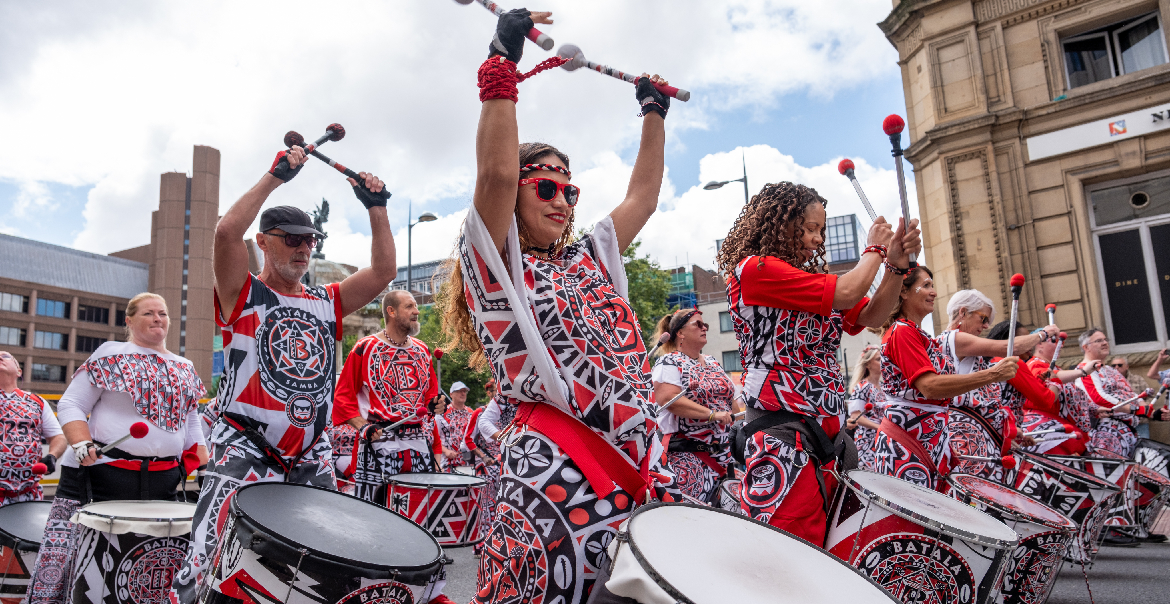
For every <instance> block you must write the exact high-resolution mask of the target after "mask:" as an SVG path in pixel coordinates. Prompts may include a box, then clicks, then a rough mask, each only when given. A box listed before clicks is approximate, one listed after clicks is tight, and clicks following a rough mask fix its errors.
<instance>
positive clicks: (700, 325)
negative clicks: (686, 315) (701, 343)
mask: <svg viewBox="0 0 1170 604" xmlns="http://www.w3.org/2000/svg"><path fill="white" fill-rule="evenodd" d="M691 325H694V326H695V327H698V328H699V329H711V326H710V325H707V324H706V323H704V322H702V321H695V322H694V323H691Z"/></svg>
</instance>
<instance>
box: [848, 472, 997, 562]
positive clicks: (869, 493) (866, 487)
mask: <svg viewBox="0 0 1170 604" xmlns="http://www.w3.org/2000/svg"><path fill="white" fill-rule="evenodd" d="M845 484H846V485H847V486H848V487H849V488H852V489H853V490H854V492H856V493H857V494H858V496H859V497H861V498H862V499H863V500H867V501H871V502H873V503H876V504H877V505H879V506H881V507H883V508H885V509H886V510H889V511H890V512H893V513H894V514H897V515H898V516H901V517H903V518H905V519H907V520H910V521H912V522H916V523H918V524H920V525H922V526H926V527H929V528H933V529H935V530H938V531H941V532H942V533H944V534H947V535H951V536H953V537H958V538H960V539H963V540H966V541H973V542H976V543H979V544H980V545H985V546H988V547H995V548H999V549H1004V548H1007V547H1014V546H1015V545H1016V543H1017V542H1018V541H1019V538H1018V537H1017V536H1016V532H1015V531H1013V530H1012V529H1011V528H1010V527H1008V525H1006V524H1004V523H1002V522H1000V521H998V520H996V519H995V518H992V517H991V516H989V515H987V514H984V513H983V512H980V511H979V510H977V509H975V508H973V507H971V506H969V505H964V504H962V503H960V502H958V501H956V500H954V499H951V498H950V497H947V496H946V495H943V494H942V493H939V492H937V491H932V490H930V489H926V488H923V487H920V486H918V485H916V484H911V483H909V482H907V481H905V480H900V479H898V478H894V477H892V476H886V475H884V474H875V473H873V472H865V471H862V470H850V471H848V472H846V473H845Z"/></svg>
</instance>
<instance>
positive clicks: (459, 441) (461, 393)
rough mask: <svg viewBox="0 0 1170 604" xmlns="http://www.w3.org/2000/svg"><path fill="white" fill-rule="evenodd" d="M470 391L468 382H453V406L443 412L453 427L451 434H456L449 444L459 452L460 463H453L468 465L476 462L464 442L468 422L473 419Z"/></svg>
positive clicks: (444, 417) (448, 423)
mask: <svg viewBox="0 0 1170 604" xmlns="http://www.w3.org/2000/svg"><path fill="white" fill-rule="evenodd" d="M470 392H471V390H470V389H469V388H468V387H467V384H464V383H463V382H455V383H454V384H451V406H450V407H448V408H447V412H446V413H444V414H443V419H445V420H447V425H448V426H450V427H451V434H453V435H454V438H452V439H451V442H450V443H448V446H449V447H451V448H452V449H455V450H456V451H458V452H459V459H458V461H459V462H460V463H456V464H453V465H467V464H469V463H473V462H474V460H473V459H472V457H471V453H470V452H469V451H468V450H467V447H466V444H465V443H464V442H463V435H464V434H465V433H466V432H467V424H468V422H469V421H470V420H471V413H472V409H471V407H468V406H467V395H468V394H469V393H470Z"/></svg>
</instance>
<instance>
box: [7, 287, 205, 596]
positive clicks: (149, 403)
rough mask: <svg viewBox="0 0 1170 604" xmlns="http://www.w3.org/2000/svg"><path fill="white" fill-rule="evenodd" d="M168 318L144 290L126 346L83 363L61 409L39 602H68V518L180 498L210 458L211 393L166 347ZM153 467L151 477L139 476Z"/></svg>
mask: <svg viewBox="0 0 1170 604" xmlns="http://www.w3.org/2000/svg"><path fill="white" fill-rule="evenodd" d="M169 327H170V317H169V316H168V315H167V305H166V302H165V301H164V300H163V298H162V296H159V295H156V294H151V293H143V294H138V295H137V296H134V297H133V298H131V299H130V302H129V304H127V305H126V328H127V332H128V333H129V336H130V337H129V341H127V342H106V343H105V344H102V345H101V346H99V347H98V349H97V350H96V351H94V353H93V354H92V355H90V357H89V359H88V360H87V361H86V362H85V363H84V364H82V365H81V367H78V369H77V373H76V374H74V377H73V381H72V382H71V383H70V384H69V387H68V388H67V389H66V390H65V394H63V395H62V396H61V400H60V401H59V402H58V404H57V417H58V418H59V419H60V420H61V424H62V425H61V428H62V430H63V431H64V432H65V438H66V439H67V440H68V441H69V444H70V448H69V449H67V450H66V451H65V456H64V457H62V458H61V466H62V467H61V481H60V483H59V484H58V485H57V496H56V498H55V499H54V500H53V507H52V508H51V509H50V511H49V521H48V523H47V524H46V526H45V537H44V541H43V543H42V545H41V549H40V551H39V553H38V554H37V562H36V567H35V569H34V570H33V574H32V579H31V583H30V588H29V591H28V593H29V602H31V603H33V604H41V603H50V602H52V603H59V602H65V601H67V600H68V594H67V593H66V590H67V589H69V588H70V586H69V585H66V583H67V581H65V580H63V578H65V577H69V569H70V568H71V566H72V561H73V554H74V551H75V550H76V549H77V547H78V544H77V543H75V539H76V536H77V534H76V532H75V525H74V524H73V523H72V522H70V521H69V518H70V517H71V516H73V512H74V511H76V510H77V508H79V507H81V506H82V505H85V504H87V503H90V502H95V501H110V500H119V499H122V500H124V499H136V500H165V501H174V500H175V499H176V498H177V495H178V493H177V492H176V491H177V488H178V486H179V484H180V482H183V483H185V478H186V476H187V473H188V472H189V471H190V470H192V469H194V468H195V467H198V466H199V465H202V464H203V463H206V462H207V445H206V441H205V440H204V438H203V429H202V427H201V425H200V418H199V410H198V403H199V399H200V398H201V397H203V396H205V395H206V394H207V391H206V390H205V389H204V387H203V382H202V381H201V380H200V379H199V376H198V375H197V374H196V373H195V367H194V366H193V365H192V363H191V361H189V360H187V359H185V358H183V357H180V356H178V355H175V354H172V353H171V352H170V351H169V350H167V347H166V339H167V331H168V329H169ZM138 422H145V423H146V424H147V428H148V431H147V433H146V435H145V436H144V437H142V438H131V439H129V440H126V441H125V442H122V443H120V444H118V445H117V446H116V447H115V448H113V449H110V450H108V451H104V452H102V451H99V449H100V448H101V447H103V446H104V445H105V444H107V443H113V442H114V441H116V440H118V439H120V438H122V437H124V436H126V435H127V434H128V433H130V432H131V425H132V424H135V423H138ZM143 464H147V469H146V471H145V472H144V471H142V466H143Z"/></svg>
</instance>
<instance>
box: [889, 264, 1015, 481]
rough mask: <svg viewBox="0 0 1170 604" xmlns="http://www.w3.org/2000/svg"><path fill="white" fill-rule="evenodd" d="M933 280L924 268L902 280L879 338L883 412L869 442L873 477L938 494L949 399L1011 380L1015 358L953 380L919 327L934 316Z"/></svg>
mask: <svg viewBox="0 0 1170 604" xmlns="http://www.w3.org/2000/svg"><path fill="white" fill-rule="evenodd" d="M937 295H938V294H937V293H936V292H935V290H934V274H933V273H931V272H930V269H928V268H926V267H925V266H919V267H917V268H913V269H911V270H910V272H909V274H907V275H906V276H905V277H904V278H903V279H902V293H901V296H900V297H901V301H900V302H899V304H898V306H897V307H896V308H895V309H894V312H893V314H891V315H890V318H889V320H888V321H887V322H886V325H885V326H884V328H885V331H884V332H883V333H882V348H881V353H882V392H883V393H884V394H885V396H886V411H885V415H884V416H883V417H882V423H881V426H880V428H879V430H878V434H877V437H876V438H875V439H874V447H875V449H876V463H875V468H876V471H877V472H880V473H882V474H886V475H889V476H893V477H895V478H901V479H903V480H907V481H910V482H912V483H915V484H918V485H921V486H924V487H926V488H929V489H936V490H937V489H941V488H942V487H943V485H944V484H945V483H944V482H943V481H942V480H941V479H942V478H943V477H945V476H946V475H947V473H948V472H949V471H950V468H951V447H950V443H949V442H948V438H947V419H948V409H947V407H949V406H950V405H951V404H952V402H953V400H954V398H955V397H958V396H961V395H963V394H966V393H968V392H971V391H972V390H976V389H978V388H981V387H983V386H986V385H988V384H992V383H995V382H1002V381H1005V380H1008V379H1010V378H1011V377H1013V376H1015V374H1016V370H1017V368H1018V365H1017V361H1018V359H1017V358H1016V357H1009V358H1007V359H1004V360H1003V361H1001V362H1000V363H998V364H996V365H995V366H993V367H991V368H989V369H981V370H978V371H972V372H970V373H967V374H962V375H959V374H957V371H956V370H955V365H954V362H953V361H952V360H951V357H950V356H948V355H947V353H946V352H945V351H944V350H943V344H942V339H941V338H932V337H931V336H930V334H928V333H926V332H925V331H923V330H922V328H921V327H919V325H920V324H921V323H922V319H923V318H924V317H926V315H929V314H930V313H931V312H933V311H934V300H935V298H936V297H937Z"/></svg>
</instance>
